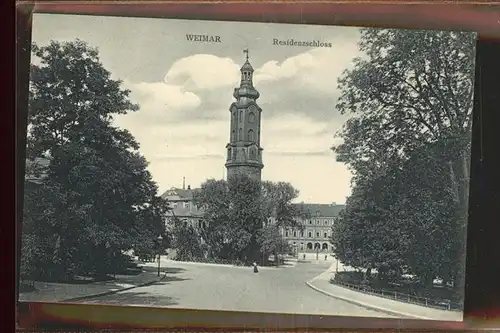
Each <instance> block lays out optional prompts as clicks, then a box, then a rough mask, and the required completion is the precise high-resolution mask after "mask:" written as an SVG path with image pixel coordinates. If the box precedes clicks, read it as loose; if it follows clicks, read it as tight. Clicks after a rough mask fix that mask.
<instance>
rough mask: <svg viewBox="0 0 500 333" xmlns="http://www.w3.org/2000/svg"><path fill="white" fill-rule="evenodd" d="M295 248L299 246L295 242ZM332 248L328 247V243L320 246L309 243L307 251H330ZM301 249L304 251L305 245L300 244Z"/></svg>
mask: <svg viewBox="0 0 500 333" xmlns="http://www.w3.org/2000/svg"><path fill="white" fill-rule="evenodd" d="M293 246H297V243H296V242H293ZM330 247H331V246H329V245H328V243H323V244H320V243H316V244H313V243H307V244H305V249H307V250H313V249H315V250H328V249H329V248H330ZM299 249H300V250H301V251H302V250H305V249H304V243H300V247H299Z"/></svg>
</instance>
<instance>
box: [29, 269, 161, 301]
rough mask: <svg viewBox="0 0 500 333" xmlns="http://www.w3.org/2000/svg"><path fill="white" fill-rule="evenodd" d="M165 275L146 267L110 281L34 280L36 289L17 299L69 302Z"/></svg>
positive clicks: (142, 283) (150, 282)
mask: <svg viewBox="0 0 500 333" xmlns="http://www.w3.org/2000/svg"><path fill="white" fill-rule="evenodd" d="M165 277H166V275H165V274H164V273H163V274H162V275H161V276H160V277H158V276H157V272H156V271H152V270H151V269H146V270H145V271H143V272H142V273H141V274H139V275H116V279H115V280H112V281H105V282H94V283H88V284H69V283H52V282H35V288H36V289H37V290H35V291H32V292H26V293H20V294H19V301H25V302H32V301H38V302H63V301H67V302H70V301H76V300H80V299H85V298H91V297H98V296H104V295H109V294H114V293H117V292H119V291H123V290H129V289H132V288H137V287H141V286H145V285H149V284H153V283H155V282H158V281H160V280H163V279H164V278H165Z"/></svg>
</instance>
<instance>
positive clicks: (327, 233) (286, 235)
mask: <svg viewBox="0 0 500 333" xmlns="http://www.w3.org/2000/svg"><path fill="white" fill-rule="evenodd" d="M320 234H321V233H320V232H316V238H319V237H320ZM285 237H290V232H289V231H285ZM293 237H297V231H294V232H293ZM300 237H304V232H303V231H302V232H301V233H300ZM307 237H308V238H312V237H313V233H312V231H308V232H307ZM323 237H324V238H327V237H330V232H324V233H323Z"/></svg>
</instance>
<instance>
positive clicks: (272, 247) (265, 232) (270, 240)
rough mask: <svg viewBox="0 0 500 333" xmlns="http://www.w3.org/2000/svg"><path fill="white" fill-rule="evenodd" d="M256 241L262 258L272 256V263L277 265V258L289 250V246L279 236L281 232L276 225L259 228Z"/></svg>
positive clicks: (281, 236)
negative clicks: (262, 255)
mask: <svg viewBox="0 0 500 333" xmlns="http://www.w3.org/2000/svg"><path fill="white" fill-rule="evenodd" d="M257 240H258V242H259V244H260V251H261V252H262V253H263V254H264V257H266V258H267V257H268V256H269V254H273V255H274V258H275V259H274V263H275V265H276V266H278V265H279V263H280V261H279V256H280V254H283V253H285V252H287V251H288V250H290V245H289V244H288V242H287V241H286V239H285V238H284V237H283V235H282V234H281V230H280V228H279V226H278V225H277V224H271V225H267V226H265V227H263V228H261V229H260V230H259V232H258V236H257Z"/></svg>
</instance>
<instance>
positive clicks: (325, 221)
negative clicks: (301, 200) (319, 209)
mask: <svg viewBox="0 0 500 333" xmlns="http://www.w3.org/2000/svg"><path fill="white" fill-rule="evenodd" d="M309 224H313V221H312V220H309ZM315 224H316V225H322V224H323V225H330V221H328V220H323V223H322V221H321V220H317V221H316V223H315ZM332 224H333V223H332Z"/></svg>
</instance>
